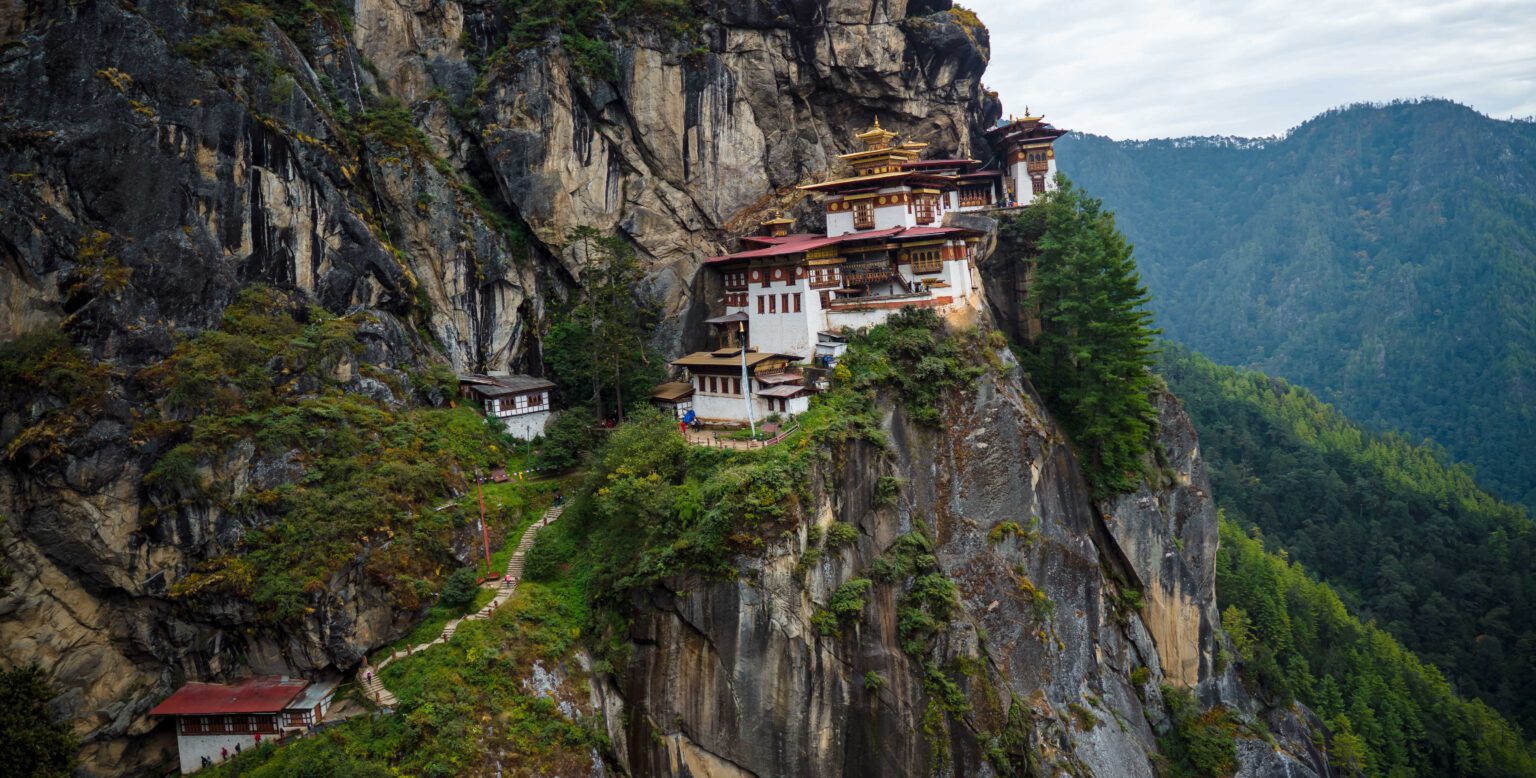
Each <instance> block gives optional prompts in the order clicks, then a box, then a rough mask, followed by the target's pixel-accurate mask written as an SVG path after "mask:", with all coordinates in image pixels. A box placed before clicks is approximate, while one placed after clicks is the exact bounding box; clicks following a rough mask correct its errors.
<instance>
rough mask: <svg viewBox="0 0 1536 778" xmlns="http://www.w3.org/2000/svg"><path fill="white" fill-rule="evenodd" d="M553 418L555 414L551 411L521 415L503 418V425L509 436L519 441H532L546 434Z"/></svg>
mask: <svg viewBox="0 0 1536 778" xmlns="http://www.w3.org/2000/svg"><path fill="white" fill-rule="evenodd" d="M553 416H554V414H552V413H550V412H549V411H535V412H534V413H519V414H516V415H513V416H502V417H501V425H502V426H503V427H505V428H506V430H507V434H509V435H511V436H512V437H514V438H517V439H518V440H532V439H534V438H536V437H538V436H540V435H543V434H544V429H545V428H546V427H548V426H549V420H550V419H551V418H552V417H553Z"/></svg>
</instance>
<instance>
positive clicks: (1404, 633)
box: [1159, 346, 1536, 730]
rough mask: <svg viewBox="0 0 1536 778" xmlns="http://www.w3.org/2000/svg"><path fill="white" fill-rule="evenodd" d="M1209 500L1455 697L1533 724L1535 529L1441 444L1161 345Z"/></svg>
mask: <svg viewBox="0 0 1536 778" xmlns="http://www.w3.org/2000/svg"><path fill="white" fill-rule="evenodd" d="M1159 372H1160V373H1161V374H1162V375H1163V376H1164V377H1165V378H1166V379H1167V381H1168V383H1169V386H1170V387H1171V388H1172V389H1173V390H1174V391H1175V392H1177V393H1178V394H1179V396H1180V397H1182V398H1183V399H1184V402H1185V405H1186V407H1187V408H1188V410H1189V413H1190V416H1191V417H1192V418H1193V419H1194V420H1195V424H1196V427H1197V429H1199V431H1200V442H1201V447H1202V449H1203V450H1204V453H1205V455H1206V459H1207V461H1208V462H1209V463H1210V469H1211V483H1212V488H1213V489H1214V490H1215V494H1216V496H1217V498H1218V499H1219V500H1220V502H1221V504H1222V506H1223V507H1224V508H1225V510H1226V511H1227V514H1228V515H1229V516H1231V517H1232V518H1233V519H1234V520H1236V521H1237V522H1239V523H1240V524H1242V525H1243V526H1248V527H1258V528H1260V529H1262V530H1263V532H1264V534H1265V536H1266V537H1268V538H1269V539H1270V540H1271V541H1272V542H1274V543H1275V544H1277V545H1278V546H1281V547H1283V548H1285V550H1286V552H1287V553H1288V554H1289V555H1290V557H1291V558H1292V559H1294V560H1296V561H1297V562H1300V563H1302V564H1304V565H1306V566H1307V568H1308V569H1309V570H1311V571H1313V572H1314V573H1316V574H1318V575H1319V576H1321V577H1322V579H1323V580H1324V581H1327V582H1328V583H1329V584H1330V585H1331V586H1332V587H1334V589H1335V590H1336V591H1337V592H1338V594H1339V595H1340V596H1341V597H1342V598H1343V600H1344V602H1345V603H1346V604H1347V605H1348V606H1349V608H1350V610H1351V611H1353V612H1355V613H1358V614H1360V615H1361V616H1362V617H1363V618H1366V619H1369V620H1371V621H1372V622H1374V623H1375V624H1376V625H1377V626H1379V627H1380V628H1381V629H1383V630H1385V631H1386V632H1388V633H1391V634H1392V635H1393V636H1395V637H1396V638H1397V639H1398V640H1400V641H1402V642H1403V643H1404V644H1405V645H1407V646H1408V647H1409V648H1410V649H1412V650H1413V651H1414V652H1415V653H1417V654H1418V655H1419V656H1420V657H1422V658H1423V659H1424V660H1425V661H1427V662H1430V663H1432V664H1434V665H1436V666H1438V667H1440V668H1441V669H1442V670H1444V671H1445V673H1446V674H1447V675H1448V676H1449V677H1450V678H1451V679H1452V680H1453V682H1454V684H1455V687H1456V689H1457V691H1458V692H1460V693H1461V694H1463V695H1466V696H1469V697H1476V698H1479V699H1481V700H1483V701H1484V702H1487V703H1488V704H1489V705H1491V706H1493V707H1494V708H1497V709H1499V710H1501V711H1504V712H1505V713H1506V714H1507V715H1509V716H1510V717H1511V718H1512V719H1513V720H1515V721H1517V722H1519V723H1520V724H1521V725H1522V726H1523V727H1524V728H1526V729H1527V730H1530V729H1532V728H1533V727H1536V652H1533V651H1532V647H1533V646H1536V526H1533V524H1532V522H1531V520H1530V519H1529V518H1528V517H1527V516H1526V514H1525V511H1524V510H1523V509H1522V508H1520V507H1518V506H1513V505H1509V504H1507V503H1503V502H1500V501H1499V500H1497V499H1496V498H1494V497H1492V496H1490V495H1488V494H1487V493H1486V492H1483V491H1482V490H1480V489H1478V488H1477V485H1476V484H1475V483H1474V482H1473V479H1472V476H1471V473H1470V472H1469V471H1468V470H1467V469H1466V468H1464V467H1460V466H1455V465H1451V464H1449V463H1448V462H1447V458H1446V456H1445V455H1444V453H1443V452H1441V451H1438V450H1436V449H1434V448H1431V447H1428V446H1423V445H1414V444H1411V443H1409V442H1408V441H1407V440H1405V439H1403V438H1401V437H1399V436H1396V435H1382V434H1374V433H1370V432H1366V431H1364V430H1362V429H1361V428H1360V427H1359V426H1358V425H1356V424H1354V423H1353V422H1351V421H1350V420H1349V419H1347V418H1345V417H1344V416H1343V415H1342V414H1340V413H1339V412H1338V411H1336V410H1334V409H1333V408H1331V407H1329V406H1328V405H1326V404H1324V403H1322V402H1321V401H1319V400H1318V399H1317V398H1316V397H1315V396H1313V395H1312V394H1311V393H1309V392H1307V391H1306V390H1304V389H1300V388H1298V387H1295V386H1292V385H1290V384H1287V383H1285V382H1283V381H1280V380H1278V379H1272V378H1269V377H1268V376H1265V375H1262V374H1260V373H1255V372H1248V371H1242V370H1236V369H1233V368H1229V367H1221V366H1218V365H1216V364H1213V363H1212V362H1210V361H1209V360H1206V359H1205V358H1203V357H1201V356H1199V355H1197V354H1194V353H1191V352H1189V351H1187V350H1185V349H1182V348H1179V347H1176V346H1168V347H1167V348H1165V349H1164V353H1163V356H1162V361H1161V365H1160V367H1159Z"/></svg>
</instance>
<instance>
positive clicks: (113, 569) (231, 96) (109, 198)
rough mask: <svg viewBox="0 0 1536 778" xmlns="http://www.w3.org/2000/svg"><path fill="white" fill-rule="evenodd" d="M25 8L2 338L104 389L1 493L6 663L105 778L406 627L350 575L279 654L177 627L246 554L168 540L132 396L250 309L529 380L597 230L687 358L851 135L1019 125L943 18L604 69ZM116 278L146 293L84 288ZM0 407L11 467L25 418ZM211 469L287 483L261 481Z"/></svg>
mask: <svg viewBox="0 0 1536 778" xmlns="http://www.w3.org/2000/svg"><path fill="white" fill-rule="evenodd" d="M685 5H686V4H685ZM5 7H6V9H7V10H6V12H5V13H0V18H3V21H0V167H3V168H4V170H5V177H4V178H3V179H0V314H3V315H0V339H11V338H16V337H18V336H21V335H24V334H28V333H36V332H41V331H51V330H56V329H59V328H61V327H62V328H65V329H66V330H67V331H68V332H69V333H70V334H71V336H72V337H73V338H74V339H75V340H76V341H77V342H78V343H79V344H80V345H82V346H84V347H85V348H86V349H87V350H88V351H89V353H90V355H91V359H92V360H94V361H96V362H97V363H98V364H100V365H103V366H104V367H105V368H106V369H107V370H108V372H109V373H110V381H109V383H110V386H109V390H108V391H107V392H106V393H105V395H104V398H103V402H102V404H101V407H100V408H99V409H98V410H97V412H96V413H95V414H94V416H93V417H92V418H93V419H94V422H93V423H94V426H93V427H91V428H90V430H89V432H88V433H87V434H85V435H83V436H81V437H80V438H79V439H76V440H71V441H68V442H67V445H66V446H65V450H64V451H63V452H62V456H61V457H60V458H58V459H57V461H53V462H49V463H43V464H38V463H34V462H29V461H24V460H23V459H15V458H13V459H11V460H9V461H7V462H5V463H4V464H3V466H0V519H3V526H0V533H3V534H0V539H3V540H0V542H3V548H4V554H3V556H4V564H5V566H6V567H7V568H8V569H10V570H11V571H13V572H15V573H16V576H15V579H16V583H15V584H14V585H13V586H12V587H11V589H10V591H8V592H6V593H4V594H0V643H3V644H4V645H5V646H6V647H7V651H6V653H7V656H8V657H10V656H15V657H23V656H24V657H28V658H32V659H35V660H36V661H38V662H39V663H40V664H42V666H43V667H44V668H45V669H46V670H47V671H48V673H49V676H50V678H51V679H52V680H53V681H54V682H55V683H56V684H58V685H59V686H60V687H61V688H62V689H64V690H65V691H64V694H63V696H62V697H61V698H60V699H59V700H58V701H57V702H56V706H55V707H56V709H57V710H58V711H59V713H60V715H62V716H65V717H68V718H69V719H71V720H72V721H74V722H75V723H76V729H77V731H78V733H79V734H80V735H81V736H82V737H83V738H84V740H85V743H86V750H85V753H84V760H85V769H86V770H87V771H89V772H92V773H101V774H110V773H115V772H132V771H134V770H137V769H140V767H141V766H142V765H144V764H145V763H146V762H148V761H153V760H154V759H156V758H157V756H156V753H155V752H156V751H157V750H158V749H159V747H160V746H161V745H163V744H150V743H148V741H146V740H145V738H144V737H143V735H144V733H146V732H147V731H149V730H150V728H151V727H152V726H153V724H154V722H152V721H150V720H148V719H147V718H145V716H144V715H143V714H144V712H145V711H146V710H147V709H148V708H149V707H150V706H151V705H152V704H153V703H154V702H155V701H156V700H157V699H159V698H161V697H163V696H164V695H165V694H166V693H167V692H168V691H169V690H170V689H171V688H172V687H173V686H174V685H175V684H177V683H179V682H180V681H181V680H183V679H185V678H194V677H195V678H199V679H216V678H220V677H224V676H225V675H226V674H229V673H240V672H246V671H249V670H253V669H254V670H257V671H270V672H293V673H314V672H318V671H321V670H326V669H344V668H345V667H346V666H348V665H349V664H351V663H354V662H356V661H357V659H358V657H359V656H361V655H362V654H363V652H365V651H366V650H367V649H369V648H371V647H373V646H376V645H378V644H380V643H382V642H386V641H388V640H389V639H391V638H393V637H395V636H397V635H399V634H400V633H401V632H402V631H403V630H404V629H405V628H407V627H408V625H409V621H410V618H411V614H403V613H397V612H395V611H394V610H392V609H391V608H390V606H389V605H388V601H387V598H385V597H384V596H382V593H381V592H380V591H378V590H377V587H376V584H375V583H373V582H370V581H369V580H368V578H367V577H366V576H363V575H361V574H360V573H359V572H358V571H357V570H355V569H354V570H353V571H351V572H350V573H346V574H343V575H342V576H341V577H339V578H337V579H336V580H332V581H330V582H329V587H330V592H331V594H332V596H331V597H329V598H328V602H329V603H330V604H329V605H327V606H326V607H323V608H320V609H319V610H318V611H317V612H316V613H314V614H313V615H312V616H310V617H309V618H308V619H307V620H306V622H305V624H304V625H303V627H302V628H300V629H298V630H295V631H292V632H290V633H285V634H273V633H271V632H269V631H266V630H264V629H262V628H260V627H257V626H255V625H253V623H252V614H251V613H249V608H248V607H247V606H245V605H242V604H241V603H229V605H228V607H227V608H225V609H221V610H220V611H219V612H210V611H206V610H197V609H190V608H187V607H184V606H183V605H181V604H178V603H175V602H172V601H171V600H169V599H168V598H167V597H166V596H165V593H166V591H167V588H168V586H170V585H171V584H173V583H174V582H175V580H176V578H177V576H178V575H180V574H182V573H183V572H184V571H186V570H187V569H189V568H190V567H192V566H194V565H195V564H196V563H197V562H198V561H199V560H201V559H204V558H207V557H209V556H212V555H215V554H217V553H219V552H220V551H221V550H222V549H225V548H228V544H229V543H230V542H231V540H232V539H233V538H235V537H238V530H239V527H238V526H236V525H235V524H234V523H233V520H232V519H231V518H230V517H228V516H224V515H222V514H221V513H220V512H219V511H218V509H217V508H216V507H215V506H213V505H201V506H200V505H195V504H193V505H186V506H181V507H180V508H178V512H179V515H180V518H179V519H178V520H177V521H176V522H161V523H160V524H158V525H157V526H156V528H154V529H149V528H147V527H148V525H149V524H151V522H148V521H145V520H143V519H142V517H141V514H143V513H144V509H145V508H146V507H147V505H148V500H149V499H150V498H149V496H148V495H147V493H146V490H145V489H144V488H143V487H142V486H141V481H142V479H143V476H144V474H145V473H146V472H148V470H149V469H150V468H151V467H152V466H153V464H154V461H155V460H156V458H157V457H158V456H160V455H161V454H163V453H164V450H165V446H163V445H159V444H157V443H156V442H155V441H154V440H149V441H146V440H143V439H141V438H137V437H135V435H134V429H135V424H136V422H137V420H138V414H137V412H136V408H138V407H140V406H142V405H143V404H146V403H151V402H154V401H156V398H155V397H154V396H153V395H152V392H151V391H150V388H149V387H146V386H144V385H142V384H141V383H140V382H138V381H136V380H135V376H136V375H137V374H138V372H139V371H140V370H141V369H142V368H144V367H146V366H148V365H153V364H155V363H157V362H159V361H161V360H163V359H165V358H166V357H167V356H168V355H169V354H170V352H171V350H172V349H173V348H174V346H175V343H176V342H177V341H178V339H181V338H184V337H187V336H190V335H193V334H195V333H197V332H199V331H202V330H205V329H208V328H210V327H213V326H216V325H217V324H218V322H219V321H220V318H221V316H222V313H223V310H224V308H225V307H226V306H227V305H228V304H229V303H230V302H231V301H232V300H233V299H234V297H235V295H236V294H237V293H238V292H239V290H240V289H241V288H243V287H245V286H247V285H249V284H253V283H263V284H269V285H274V286H277V287H279V288H286V289H296V290H302V291H303V292H305V293H307V294H308V295H310V296H311V298H312V299H314V300H315V301H316V302H318V303H319V304H320V305H322V306H324V307H325V308H327V309H329V310H330V311H332V312H333V313H337V314H341V313H349V312H359V311H364V312H367V313H368V315H369V316H370V317H371V318H372V319H373V320H374V321H376V322H378V324H377V325H375V329H376V332H375V333H374V336H373V342H376V350H377V351H379V352H380V353H381V354H382V355H383V356H381V357H380V358H379V363H380V364H381V365H382V367H383V368H385V369H386V370H398V369H401V368H406V367H413V366H414V367H420V366H423V365H426V364H429V363H433V362H446V363H447V364H449V365H451V366H452V367H453V368H455V369H460V370H464V369H468V370H494V369H507V368H511V369H524V370H532V371H534V372H538V371H539V370H540V369H541V365H540V364H539V359H538V355H539V350H538V345H537V335H536V332H537V330H538V321H539V319H540V317H541V316H542V314H543V312H544V311H545V310H546V309H547V308H548V307H550V306H552V305H558V304H559V301H560V300H561V299H562V298H563V297H564V295H565V294H567V290H569V289H570V288H572V286H573V284H575V283H578V282H579V278H580V275H581V268H580V267H577V266H574V265H573V264H572V263H571V262H570V260H569V258H568V257H566V256H565V255H564V254H563V253H562V251H561V249H560V244H561V243H563V242H564V240H565V235H566V233H567V231H568V230H569V229H570V228H572V227H575V226H592V227H596V228H598V229H601V230H605V231H616V232H618V233H620V234H622V235H624V236H626V237H627V238H628V239H630V240H631V241H632V242H633V243H634V244H635V245H636V247H637V248H638V249H639V251H640V253H641V256H642V257H643V258H644V259H645V261H646V262H647V263H648V270H649V281H648V283H649V285H650V286H651V288H652V289H653V291H654V292H655V293H656V294H657V295H658V297H659V298H660V299H661V301H662V303H663V306H664V308H665V310H666V312H667V314H668V316H667V318H666V321H667V322H668V324H667V325H666V326H665V327H664V328H663V331H662V332H661V333H660V335H659V341H660V342H659V345H660V346H661V347H662V348H663V350H667V351H676V350H678V349H680V348H681V347H682V345H683V341H684V339H685V333H686V332H687V331H688V327H687V326H686V325H687V322H688V321H689V318H690V317H694V318H697V313H698V312H699V311H700V310H703V307H704V306H703V303H704V301H702V300H700V299H696V298H697V296H698V295H697V293H696V291H695V284H696V279H695V275H696V273H695V271H696V269H697V267H698V264H699V262H700V261H701V258H702V257H704V256H707V255H709V254H711V253H713V252H714V251H715V250H716V249H717V248H718V247H719V246H720V245H722V243H723V240H724V239H725V238H726V237H727V236H729V235H731V234H733V233H735V232H737V231H740V230H742V229H743V228H744V227H745V226H747V225H750V224H751V223H752V222H754V221H755V220H756V219H757V218H758V217H759V215H760V213H761V212H762V211H763V210H765V209H768V208H780V209H789V210H790V211H791V212H796V213H801V214H802V215H803V214H804V213H805V211H804V210H803V209H802V210H800V211H795V210H794V209H795V208H796V206H797V205H798V204H799V200H798V199H797V196H796V194H795V193H794V190H793V185H794V184H796V183H801V182H802V181H803V180H805V179H807V178H812V177H816V176H818V175H821V174H823V172H824V171H826V169H827V166H828V163H829V160H830V159H831V156H832V155H833V154H835V153H837V152H839V151H845V150H849V148H850V144H851V143H852V139H851V137H850V134H849V129H850V128H857V127H860V126H863V125H864V124H866V123H868V122H869V121H870V120H872V119H873V118H874V117H875V116H876V115H877V114H878V115H879V116H880V117H881V119H882V120H883V121H884V122H885V124H886V125H887V126H894V127H899V128H901V129H902V130H903V131H905V132H906V133H907V134H908V135H909V136H910V137H912V138H914V139H918V140H924V141H929V142H931V143H933V144H934V145H935V147H936V148H939V149H955V150H966V149H969V148H972V147H975V145H976V144H977V141H976V139H975V137H974V128H976V127H979V126H982V125H983V124H984V122H985V121H986V120H987V119H988V118H990V117H991V116H994V115H995V114H996V112H997V110H998V107H997V105H996V103H995V101H993V100H991V99H990V98H989V97H988V96H987V95H986V93H985V92H983V90H982V89H981V87H980V82H979V78H980V76H981V73H982V71H983V69H984V67H985V63H986V58H987V41H986V32H985V29H983V28H981V27H979V25H976V24H974V22H973V21H970V22H968V21H967V17H965V16H964V15H962V14H955V13H951V12H950V11H949V8H948V3H947V2H922V3H918V2H913V3H906V2H896V1H893V0H837V1H835V2H830V3H829V2H803V1H801V0H782V1H779V2H772V1H768V0H756V1H755V2H749V3H727V4H720V7H718V8H716V9H714V10H713V11H698V10H695V11H690V12H689V13H692V14H695V16H694V17H692V18H689V19H686V20H681V23H680V24H679V25H669V24H666V23H650V22H645V23H641V22H636V23H635V24H632V25H624V26H623V28H622V29H621V28H620V27H619V26H616V25H608V26H600V27H598V28H597V29H593V30H587V31H586V32H588V33H590V34H591V35H592V38H591V39H592V40H594V41H595V42H596V45H597V46H598V47H600V48H601V50H602V53H601V55H599V56H596V57H582V56H575V55H573V54H571V53H569V52H568V51H567V50H566V48H565V47H563V46H562V44H561V40H560V38H559V36H558V35H556V36H552V37H549V38H548V39H545V40H543V41H539V40H532V41H530V40H526V39H518V40H513V39H512V37H511V35H512V33H513V29H512V28H513V27H514V26H515V24H516V22H517V21H519V20H518V19H513V18H510V17H508V16H507V13H508V12H507V11H506V10H505V7H504V6H503V5H500V4H487V3H482V2H478V1H477V0H472V1H469V2H455V1H454V0H448V1H447V2H432V3H418V2H405V1H404V0H358V1H357V2H355V3H349V4H346V6H345V7H343V6H340V5H336V4H324V3H322V4H319V5H318V6H311V5H307V4H305V5H303V6H302V7H301V6H300V4H281V3H274V4H266V3H263V4H249V3H236V2H230V3H219V4H202V3H192V2H188V1H187V0H154V1H152V2H139V3H113V2H100V1H99V0H86V1H85V2H78V3H75V2H70V3H66V2H63V1H62V0H44V1H43V2H38V3H26V4H15V3H12V4H9V5H7V6H5ZM317 9H318V10H317ZM683 28H686V30H687V32H686V33H680V32H677V30H679V29H683ZM591 53H592V52H591V51H586V52H585V54H591ZM107 256H110V257H111V258H112V261H113V262H114V263H117V264H115V265H114V266H113V267H114V268H120V269H121V272H122V277H123V279H125V282H124V283H123V284H122V286H121V288H114V289H112V290H110V291H101V290H94V291H93V289H92V288H90V284H82V283H81V282H82V280H87V281H89V280H93V279H97V280H99V277H100V272H99V270H100V263H101V261H102V259H103V257H107ZM93 273H94V274H95V275H93ZM348 381H349V383H348V386H349V387H351V389H352V390H354V391H359V392H363V393H365V394H368V395H370V396H376V397H385V398H391V399H397V400H398V399H400V398H394V397H393V396H392V395H391V393H390V391H389V390H388V388H387V387H384V386H383V385H382V384H380V383H379V382H378V381H375V380H372V379H369V378H366V377H362V376H357V375H352V376H349V377H348ZM3 399H4V401H5V402H4V403H3V405H4V412H5V413H6V416H5V423H4V424H0V444H6V445H8V444H9V443H11V442H12V441H13V439H14V437H15V435H16V434H17V433H18V430H19V429H20V428H21V427H22V426H24V425H23V422H24V421H25V420H26V419H27V418H28V415H29V414H30V413H32V412H33V411H35V410H36V408H34V407H31V406H29V404H28V403H29V399H28V398H25V397H8V398H3ZM216 469H217V470H218V472H217V473H216V474H210V475H217V476H218V477H220V478H228V479H231V480H232V481H234V482H241V483H243V482H246V481H250V480H252V479H256V480H260V479H262V478H268V477H273V478H279V479H280V478H283V477H285V476H284V474H285V473H287V474H288V475H287V477H293V475H294V473H295V472H297V471H296V469H295V468H294V467H293V466H292V463H284V462H281V461H267V460H265V459H262V458H260V457H254V456H251V455H250V452H241V451H231V452H228V455H227V456H226V457H225V458H224V461H222V462H221V463H218V464H217V466H216Z"/></svg>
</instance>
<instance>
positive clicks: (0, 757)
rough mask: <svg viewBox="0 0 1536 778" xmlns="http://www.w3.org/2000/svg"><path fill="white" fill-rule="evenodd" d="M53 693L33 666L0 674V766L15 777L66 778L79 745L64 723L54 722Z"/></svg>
mask: <svg viewBox="0 0 1536 778" xmlns="http://www.w3.org/2000/svg"><path fill="white" fill-rule="evenodd" d="M54 696H56V690H55V689H53V688H52V687H51V685H50V684H49V683H48V677H47V676H46V675H44V673H43V671H42V670H41V669H40V668H38V667H37V665H22V666H19V667H16V668H13V669H10V670H0V733H3V734H0V764H8V765H11V768H10V769H14V770H19V771H21V772H20V773H18V774H26V775H35V776H59V778H63V776H66V775H69V774H70V771H71V770H72V769H73V768H74V766H75V762H76V756H75V752H76V750H77V749H78V748H79V741H78V739H77V738H76V737H75V734H74V730H73V729H72V728H71V727H70V725H69V723H68V722H62V721H55V717H54V715H53V714H52V713H51V712H50V711H49V709H48V702H49V700H52V699H53V698H54Z"/></svg>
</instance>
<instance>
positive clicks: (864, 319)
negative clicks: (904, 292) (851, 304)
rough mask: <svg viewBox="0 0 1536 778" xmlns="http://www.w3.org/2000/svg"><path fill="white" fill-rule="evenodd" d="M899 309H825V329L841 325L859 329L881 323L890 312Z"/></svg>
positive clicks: (841, 326)
mask: <svg viewBox="0 0 1536 778" xmlns="http://www.w3.org/2000/svg"><path fill="white" fill-rule="evenodd" d="M898 310H901V309H900V308H877V309H875V310H869V311H837V310H828V311H827V329H829V330H837V329H841V328H843V327H852V328H854V329H860V328H863V327H873V326H875V325H876V324H883V323H884V322H885V320H886V319H888V318H890V316H891V314H893V313H895V312H896V311H898Z"/></svg>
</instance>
